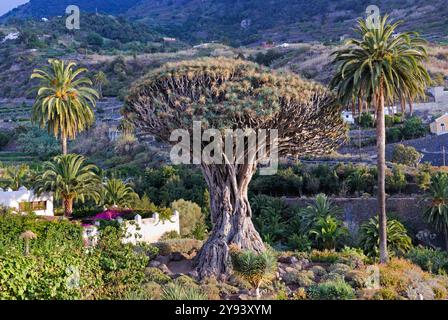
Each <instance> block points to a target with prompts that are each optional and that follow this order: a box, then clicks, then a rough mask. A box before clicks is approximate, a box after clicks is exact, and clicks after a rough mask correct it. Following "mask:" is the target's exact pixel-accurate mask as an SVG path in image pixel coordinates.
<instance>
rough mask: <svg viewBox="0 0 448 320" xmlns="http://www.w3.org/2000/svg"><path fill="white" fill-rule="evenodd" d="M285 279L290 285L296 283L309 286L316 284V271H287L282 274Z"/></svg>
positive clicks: (300, 285)
mask: <svg viewBox="0 0 448 320" xmlns="http://www.w3.org/2000/svg"><path fill="white" fill-rule="evenodd" d="M282 279H283V281H284V282H285V283H286V284H288V285H290V284H295V285H298V286H299V287H309V286H311V285H313V284H314V273H313V271H298V270H296V271H294V272H288V273H285V274H284V275H283V276H282Z"/></svg>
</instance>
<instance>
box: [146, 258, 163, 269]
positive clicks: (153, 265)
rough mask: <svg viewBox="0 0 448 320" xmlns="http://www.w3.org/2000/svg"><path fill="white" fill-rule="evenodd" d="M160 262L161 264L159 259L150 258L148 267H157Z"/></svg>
mask: <svg viewBox="0 0 448 320" xmlns="http://www.w3.org/2000/svg"><path fill="white" fill-rule="evenodd" d="M161 264H162V263H161V262H160V261H157V260H152V261H150V262H149V264H148V267H151V268H157V267H159V266H160V265H161Z"/></svg>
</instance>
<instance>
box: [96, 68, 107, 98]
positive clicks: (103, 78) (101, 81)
mask: <svg viewBox="0 0 448 320" xmlns="http://www.w3.org/2000/svg"><path fill="white" fill-rule="evenodd" d="M93 81H94V82H95V85H96V87H97V88H98V92H99V96H100V99H102V98H103V86H104V85H105V84H107V83H108V82H109V80H108V79H107V75H106V74H105V73H104V72H103V71H98V72H97V73H96V74H95V76H94V77H93Z"/></svg>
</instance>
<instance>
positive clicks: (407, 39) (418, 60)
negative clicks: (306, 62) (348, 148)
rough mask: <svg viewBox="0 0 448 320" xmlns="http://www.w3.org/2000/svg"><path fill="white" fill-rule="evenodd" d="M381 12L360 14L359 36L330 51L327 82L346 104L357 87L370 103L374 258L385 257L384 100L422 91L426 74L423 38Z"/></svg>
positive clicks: (391, 100) (410, 95)
mask: <svg viewBox="0 0 448 320" xmlns="http://www.w3.org/2000/svg"><path fill="white" fill-rule="evenodd" d="M388 20H389V19H388V16H387V15H386V16H384V17H381V18H380V19H379V21H378V24H377V25H376V26H372V25H370V23H367V22H366V21H364V20H363V19H360V20H359V21H358V26H357V28H356V32H357V33H358V34H359V36H360V39H359V40H358V39H349V40H348V41H347V42H346V45H347V47H345V48H343V49H340V50H338V51H336V52H335V53H334V61H333V63H334V64H336V65H337V71H336V74H335V75H334V77H333V79H332V81H331V84H330V86H331V87H332V88H335V89H336V90H337V94H338V96H339V98H340V100H341V101H342V102H343V103H345V104H348V103H350V101H351V100H352V97H353V95H359V93H360V92H362V93H363V96H364V97H366V99H367V100H368V101H369V102H372V103H373V104H374V106H375V107H376V110H377V113H376V119H377V121H376V131H377V149H378V207H379V224H380V232H379V235H380V261H381V262H382V263H386V262H387V261H388V252H387V243H388V241H387V234H386V231H387V217H386V191H385V187H386V186H385V177H386V163H385V162H386V161H385V145H386V134H385V122H384V121H385V120H384V106H385V102H386V101H388V102H393V101H394V99H397V98H399V97H400V95H401V94H403V95H404V96H406V97H416V96H424V94H425V92H424V91H425V88H426V86H427V84H429V83H430V76H429V74H428V72H427V70H426V69H425V67H424V61H425V60H426V59H427V50H426V42H425V41H424V40H423V39H422V38H420V37H419V35H418V34H417V33H409V32H406V33H397V32H396V29H397V27H398V26H399V24H400V23H399V22H397V23H393V24H390V23H389V21H388Z"/></svg>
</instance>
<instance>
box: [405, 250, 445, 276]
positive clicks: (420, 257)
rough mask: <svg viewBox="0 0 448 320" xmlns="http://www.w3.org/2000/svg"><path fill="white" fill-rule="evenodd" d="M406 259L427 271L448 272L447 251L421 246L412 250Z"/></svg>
mask: <svg viewBox="0 0 448 320" xmlns="http://www.w3.org/2000/svg"><path fill="white" fill-rule="evenodd" d="M406 257H407V258H408V259H409V260H411V261H412V262H413V263H415V264H417V265H419V266H420V267H421V268H422V269H423V270H425V271H429V272H431V273H436V274H437V273H446V272H448V253H447V252H445V251H441V250H439V249H432V248H427V247H422V246H419V247H415V248H412V249H411V250H410V251H409V252H408V254H407V255H406Z"/></svg>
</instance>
